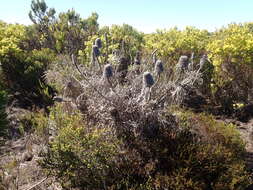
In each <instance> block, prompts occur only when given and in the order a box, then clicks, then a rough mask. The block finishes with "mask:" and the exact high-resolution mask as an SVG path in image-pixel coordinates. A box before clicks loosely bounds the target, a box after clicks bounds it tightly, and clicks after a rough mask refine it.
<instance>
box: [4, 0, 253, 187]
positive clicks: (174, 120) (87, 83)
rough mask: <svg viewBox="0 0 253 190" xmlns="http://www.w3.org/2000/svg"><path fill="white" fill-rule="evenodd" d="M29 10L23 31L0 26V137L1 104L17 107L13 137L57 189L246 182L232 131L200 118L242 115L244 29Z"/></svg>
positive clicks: (247, 104) (247, 66)
mask: <svg viewBox="0 0 253 190" xmlns="http://www.w3.org/2000/svg"><path fill="white" fill-rule="evenodd" d="M31 9H32V10H31V12H30V13H29V17H30V19H31V20H32V22H33V24H32V25H30V26H23V25H18V24H7V23H4V22H0V63H1V70H0V79H1V85H2V87H1V89H0V90H1V91H0V137H1V136H5V137H7V136H8V134H7V133H8V127H9V126H8V123H7V119H6V117H7V115H6V106H8V107H9V109H8V110H11V109H12V108H13V107H19V108H25V109H29V110H30V112H29V113H28V114H26V115H25V116H24V117H23V118H22V119H20V121H19V122H20V128H19V130H20V133H22V134H20V135H26V134H34V135H35V136H36V137H37V138H36V141H38V142H40V143H41V144H45V145H46V146H47V149H46V151H45V153H44V155H43V158H42V159H41V160H40V161H39V163H40V166H41V167H42V168H43V169H45V173H46V174H47V175H49V176H52V177H55V178H56V179H57V180H58V181H59V182H60V183H61V185H62V187H63V188H64V189H72V188H77V189H80V190H86V189H90V190H91V189H94V190H98V189H111V190H114V189H115V190H116V189H118V190H120V189H132V190H134V189H136V190H137V189H150V190H151V189H156V190H160V189H161V190H162V189H171V190H174V189H178V190H180V189H182V190H183V189H217V190H219V189H231V190H232V189H242V190H243V189H245V188H246V187H247V186H248V185H250V184H251V183H252V179H251V176H250V173H249V172H248V171H247V170H246V168H245V144H244V142H243V141H242V139H241V138H240V135H239V133H238V131H237V129H236V127H235V126H234V125H232V124H226V123H223V122H220V121H216V120H215V118H214V117H213V116H212V115H211V114H216V115H226V116H235V117H237V115H238V118H241V120H243V121H247V119H249V118H250V117H251V115H250V113H251V112H249V111H247V109H250V108H251V106H252V100H253V99H252V97H253V91H252V88H253V83H252V75H253V70H252V60H253V57H252V51H253V43H252V35H253V31H252V23H245V24H230V25H228V26H227V27H224V28H221V29H220V30H217V31H215V32H212V33H211V32H208V31H206V30H199V29H197V28H194V27H187V28H186V29H184V30H179V29H177V28H173V29H170V30H163V31H162V30H158V31H157V32H156V33H152V34H143V33H141V32H138V31H137V30H135V29H134V28H133V27H131V26H129V25H126V24H124V25H122V26H118V25H114V26H112V27H102V28H101V27H99V25H98V22H97V19H98V15H97V14H96V13H93V14H92V15H91V16H90V17H88V18H87V19H83V18H81V17H80V15H79V14H78V13H76V12H75V11H74V10H73V9H72V10H68V11H67V12H62V13H60V14H59V15H58V16H56V11H55V10H54V9H49V8H48V7H47V5H46V3H45V2H44V1H32V6H31ZM7 94H8V97H9V98H7ZM7 99H8V102H7ZM244 108H245V110H246V112H247V114H246V115H247V117H244V115H242V114H241V115H240V114H238V112H240V111H241V110H244ZM1 139H2V138H1ZM1 139H0V140H1ZM0 186H1V181H0Z"/></svg>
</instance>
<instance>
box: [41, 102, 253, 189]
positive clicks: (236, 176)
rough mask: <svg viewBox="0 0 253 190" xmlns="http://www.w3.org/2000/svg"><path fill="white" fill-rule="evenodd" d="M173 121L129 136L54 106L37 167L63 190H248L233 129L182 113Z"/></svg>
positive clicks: (202, 116) (241, 149)
mask: <svg viewBox="0 0 253 190" xmlns="http://www.w3.org/2000/svg"><path fill="white" fill-rule="evenodd" d="M174 115H176V116H175V118H174V119H173V116H172V115H171V114H170V113H168V115H167V116H164V117H165V118H167V124H165V123H166V122H165V123H163V125H162V124H161V123H156V121H153V122H151V120H150V119H148V118H147V122H146V123H143V126H142V127H143V131H142V132H141V134H142V135H134V133H131V131H129V130H128V131H127V132H126V131H124V130H117V129H115V128H114V127H102V126H99V125H98V126H90V125H89V122H87V121H86V119H84V118H83V116H82V115H81V114H80V113H79V112H76V113H71V114H70V113H67V112H65V111H64V107H63V106H59V105H58V106H56V107H55V108H53V109H52V110H51V113H50V116H49V118H48V119H49V120H50V122H52V123H54V127H55V129H57V131H58V132H57V135H56V136H55V138H54V141H53V142H52V143H51V144H50V150H49V152H48V154H47V155H46V157H45V158H44V159H43V161H42V162H41V165H42V167H44V168H45V169H46V171H47V172H48V173H49V174H50V175H53V176H56V177H57V179H59V181H60V182H61V184H62V185H63V186H64V188H65V189H71V188H77V189H80V190H84V189H110V190H114V189H115V190H116V189H133V190H134V189H135V190H139V189H161V190H162V189H171V190H172V189H173V190H174V189H176V190H181V189H182V190H183V189H196V190H197V189H231V190H232V189H244V188H245V187H247V186H248V185H249V184H250V182H251V179H250V175H249V173H247V171H246V169H245V162H244V159H243V155H244V152H245V148H244V146H245V144H244V143H243V141H242V140H241V139H240V136H239V133H238V132H237V130H236V129H235V126H233V125H232V124H225V123H223V122H218V121H216V120H215V119H214V118H213V117H211V116H209V115H205V114H193V113H191V112H189V111H184V110H183V111H176V112H174ZM153 119H154V118H152V120H153ZM155 123H156V126H154V124H155Z"/></svg>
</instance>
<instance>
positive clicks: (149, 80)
mask: <svg viewBox="0 0 253 190" xmlns="http://www.w3.org/2000/svg"><path fill="white" fill-rule="evenodd" d="M154 83H155V81H154V79H153V76H152V74H151V73H150V72H145V73H143V86H144V87H148V88H150V87H151V86H153V85H154Z"/></svg>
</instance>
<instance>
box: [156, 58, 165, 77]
mask: <svg viewBox="0 0 253 190" xmlns="http://www.w3.org/2000/svg"><path fill="white" fill-rule="evenodd" d="M163 71H164V68H163V62H162V61H161V60H160V59H158V60H157V61H156V63H155V72H156V74H161V73H162V72H163Z"/></svg>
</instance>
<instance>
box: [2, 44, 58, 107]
mask: <svg viewBox="0 0 253 190" xmlns="http://www.w3.org/2000/svg"><path fill="white" fill-rule="evenodd" d="M0 60H1V63H2V65H1V66H2V77H3V78H2V80H3V83H4V85H5V88H8V89H9V91H10V92H12V93H13V92H19V93H20V96H19V97H17V98H18V99H19V100H20V101H21V102H22V103H23V104H24V106H31V104H33V103H34V102H36V103H37V105H43V104H44V103H45V104H49V103H50V96H51V94H52V92H53V90H52V88H50V87H49V86H48V85H46V84H45V82H44V78H43V75H44V72H45V70H46V69H47V67H48V65H49V64H50V63H51V62H52V61H53V60H54V53H53V52H52V51H51V50H49V49H42V50H33V51H31V52H7V53H5V54H4V55H1V56H0Z"/></svg>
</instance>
